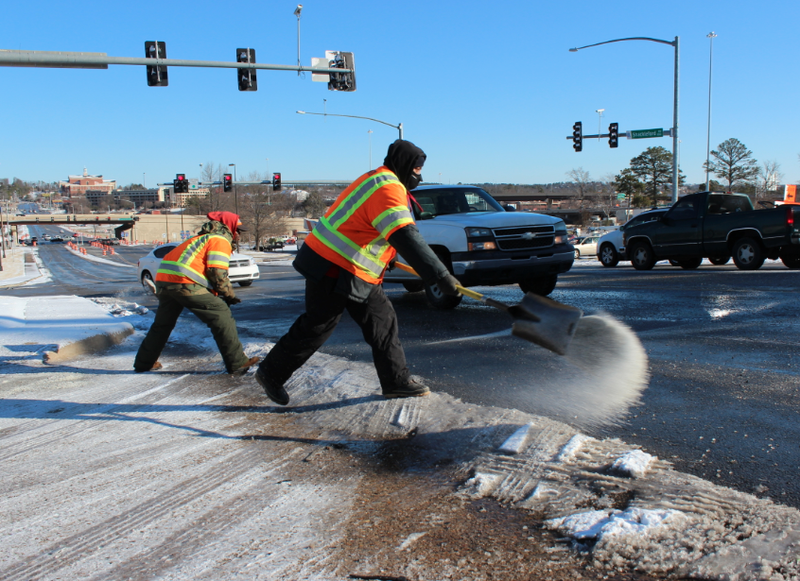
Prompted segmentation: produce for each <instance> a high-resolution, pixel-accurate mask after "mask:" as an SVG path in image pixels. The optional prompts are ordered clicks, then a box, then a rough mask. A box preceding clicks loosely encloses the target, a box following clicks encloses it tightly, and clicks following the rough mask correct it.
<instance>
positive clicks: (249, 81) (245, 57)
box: [236, 48, 258, 91]
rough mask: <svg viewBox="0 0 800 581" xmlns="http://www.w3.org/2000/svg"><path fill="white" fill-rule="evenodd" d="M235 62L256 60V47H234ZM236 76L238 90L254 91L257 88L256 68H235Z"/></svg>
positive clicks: (252, 61)
mask: <svg viewBox="0 0 800 581" xmlns="http://www.w3.org/2000/svg"><path fill="white" fill-rule="evenodd" d="M236 62H237V63H254V62H256V49H254V48H237V49H236ZM236 77H237V79H238V81H239V90H240V91H256V90H258V83H257V82H256V69H236Z"/></svg>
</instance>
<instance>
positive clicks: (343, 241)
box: [314, 172, 414, 278]
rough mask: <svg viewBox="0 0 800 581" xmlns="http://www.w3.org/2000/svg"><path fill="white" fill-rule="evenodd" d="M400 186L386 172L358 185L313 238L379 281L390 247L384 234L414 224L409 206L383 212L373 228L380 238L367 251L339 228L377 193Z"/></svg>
mask: <svg viewBox="0 0 800 581" xmlns="http://www.w3.org/2000/svg"><path fill="white" fill-rule="evenodd" d="M392 182H393V183H396V184H400V182H399V181H398V179H397V178H396V177H395V176H394V174H391V173H388V172H385V173H379V174H376V175H373V176H370V177H369V178H367V179H366V180H364V181H363V182H362V183H361V184H359V185H358V186H357V187H356V188H355V189H354V190H353V191H352V192H350V195H349V196H347V198H346V199H345V200H343V201H342V203H341V204H340V205H339V207H337V208H336V209H335V210H334V211H333V213H332V214H331V215H330V216H328V217H327V218H325V217H323V218H320V220H319V222H318V223H317V226H316V228H314V236H315V237H316V238H317V239H318V240H319V241H320V242H322V243H323V244H325V246H327V247H328V248H330V249H331V250H333V251H334V252H336V253H337V254H339V255H340V256H341V257H343V258H344V259H345V260H347V261H348V262H350V263H351V264H354V265H356V266H357V267H358V268H361V269H362V270H364V271H365V272H366V273H367V274H369V275H370V276H371V277H373V278H380V276H381V273H382V272H383V269H384V268H385V267H386V263H385V262H384V261H382V260H381V257H382V256H383V254H384V253H385V252H386V250H387V248H388V247H389V243H388V242H387V241H386V238H385V237H384V234H385V233H386V232H389V231H391V230H392V228H395V227H396V226H397V225H398V224H410V223H413V222H414V218H413V217H412V215H411V212H410V211H409V209H408V207H407V206H398V207H394V208H390V209H388V210H386V211H384V212H383V213H382V214H381V215H380V216H378V217H377V218H375V219H374V220H373V221H372V226H373V227H374V228H375V229H376V230H377V231H378V236H377V237H376V238H374V239H373V240H371V241H370V242H369V243H368V244H367V245H366V246H365V247H364V248H362V247H361V246H360V245H359V244H357V243H355V242H353V241H352V240H350V239H349V238H347V237H346V236H344V235H343V234H342V233H341V232H339V230H338V228H339V226H341V225H342V224H344V223H345V222H346V221H347V220H348V219H349V218H350V217H351V216H352V215H353V214H355V212H356V211H357V210H358V209H359V208H360V207H361V205H362V204H363V203H364V202H366V201H367V200H368V199H369V197H370V196H371V195H372V194H373V193H375V191H376V190H377V189H378V188H380V187H382V186H385V185H387V184H389V183H392Z"/></svg>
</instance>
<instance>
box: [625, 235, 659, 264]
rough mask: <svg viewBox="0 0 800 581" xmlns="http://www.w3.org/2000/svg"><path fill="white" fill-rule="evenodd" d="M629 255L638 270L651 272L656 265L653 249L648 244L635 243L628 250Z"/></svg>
mask: <svg viewBox="0 0 800 581" xmlns="http://www.w3.org/2000/svg"><path fill="white" fill-rule="evenodd" d="M628 254H630V256H631V264H633V268H635V269H636V270H651V269H652V268H653V267H654V266H655V264H656V258H655V256H654V255H653V249H652V248H650V245H649V244H648V243H647V242H634V243H633V244H631V246H630V248H629V249H628Z"/></svg>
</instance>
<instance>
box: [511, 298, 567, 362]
mask: <svg viewBox="0 0 800 581" xmlns="http://www.w3.org/2000/svg"><path fill="white" fill-rule="evenodd" d="M512 309H513V311H512ZM509 313H510V314H511V315H512V316H513V317H514V319H515V320H514V323H513V325H512V326H511V334H512V335H514V336H515V337H519V338H520V339H525V340H526V341H530V342H531V343H535V344H536V345H539V346H540V347H544V348H545V349H549V350H550V351H553V352H554V353H558V354H559V355H565V354H566V353H567V347H568V346H569V344H570V341H572V337H573V336H574V335H575V330H576V329H577V328H578V321H579V320H580V318H581V317H582V316H583V311H582V310H580V309H579V308H577V307H573V306H570V305H565V304H563V303H559V302H558V301H554V300H553V299H548V298H547V297H542V296H539V295H535V294H533V293H527V294H526V295H525V298H523V299H522V302H521V303H520V304H518V305H515V306H513V307H511V308H510V309H509Z"/></svg>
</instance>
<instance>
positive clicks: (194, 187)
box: [170, 180, 211, 208]
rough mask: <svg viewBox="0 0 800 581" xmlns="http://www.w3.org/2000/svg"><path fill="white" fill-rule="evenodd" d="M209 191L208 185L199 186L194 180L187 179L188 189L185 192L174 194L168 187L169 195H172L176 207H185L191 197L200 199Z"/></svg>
mask: <svg viewBox="0 0 800 581" xmlns="http://www.w3.org/2000/svg"><path fill="white" fill-rule="evenodd" d="M210 193H211V189H210V188H209V187H208V186H201V185H199V184H198V183H197V181H196V180H189V191H188V192H185V193H180V194H176V193H175V192H174V191H173V189H172V188H170V195H171V196H172V203H173V204H174V207H176V208H184V207H186V202H187V201H188V200H189V199H191V198H200V199H201V200H202V199H204V198H207V197H208V196H209V194H210Z"/></svg>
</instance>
